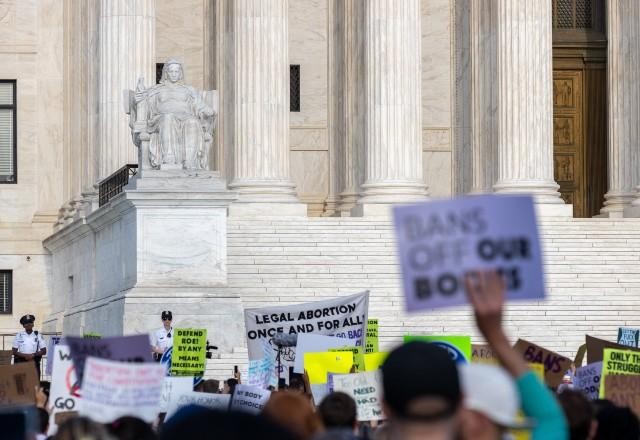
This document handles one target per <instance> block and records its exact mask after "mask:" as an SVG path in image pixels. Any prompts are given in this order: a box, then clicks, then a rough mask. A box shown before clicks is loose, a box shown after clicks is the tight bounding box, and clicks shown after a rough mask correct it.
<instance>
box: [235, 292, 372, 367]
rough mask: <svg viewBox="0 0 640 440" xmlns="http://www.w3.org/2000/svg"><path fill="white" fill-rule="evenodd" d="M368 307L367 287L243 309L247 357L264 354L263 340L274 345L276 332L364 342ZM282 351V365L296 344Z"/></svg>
mask: <svg viewBox="0 0 640 440" xmlns="http://www.w3.org/2000/svg"><path fill="white" fill-rule="evenodd" d="M368 310H369V291H365V292H362V293H358V294H356V295H350V296H344V297H338V298H333V299H329V300H325V301H317V302H311V303H304V304H295V305H290V306H275V307H261V308H256V309H246V310H245V311H244V323H245V329H246V332H247V333H246V335H247V348H248V350H249V360H250V361H252V360H258V359H261V358H262V357H263V349H262V344H263V343H265V342H266V343H267V344H270V345H272V346H273V347H274V348H275V345H274V344H273V343H272V338H273V337H274V336H275V335H276V334H277V333H284V334H286V335H296V334H297V335H298V336H301V335H302V334H309V333H313V334H318V335H326V336H337V337H340V338H343V339H345V338H346V339H350V340H352V341H353V344H354V345H364V342H365V335H366V323H367V313H368ZM342 345H345V344H342ZM281 354H282V355H281V362H282V364H283V365H286V366H293V365H294V362H295V359H296V348H295V347H284V348H282V349H281ZM303 357H304V356H303ZM299 366H300V365H299V364H298V367H299Z"/></svg>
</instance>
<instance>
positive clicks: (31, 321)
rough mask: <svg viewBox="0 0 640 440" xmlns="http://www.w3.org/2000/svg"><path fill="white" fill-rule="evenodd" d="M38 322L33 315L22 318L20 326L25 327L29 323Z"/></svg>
mask: <svg viewBox="0 0 640 440" xmlns="http://www.w3.org/2000/svg"><path fill="white" fill-rule="evenodd" d="M35 320H36V317H35V316H33V315H24V316H23V317H22V318H20V324H22V325H25V324H27V323H29V322H30V323H33V321H35Z"/></svg>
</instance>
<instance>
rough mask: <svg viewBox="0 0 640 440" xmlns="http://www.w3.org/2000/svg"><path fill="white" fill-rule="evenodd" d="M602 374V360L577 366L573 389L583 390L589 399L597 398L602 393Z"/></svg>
mask: <svg viewBox="0 0 640 440" xmlns="http://www.w3.org/2000/svg"><path fill="white" fill-rule="evenodd" d="M601 375H602V361H600V362H593V363H591V364H588V365H585V366H584V367H580V368H576V374H575V375H574V377H573V389H575V390H579V391H582V392H583V393H584V394H586V396H587V397H588V398H589V399H591V400H595V399H597V398H598V395H599V393H600V376H601Z"/></svg>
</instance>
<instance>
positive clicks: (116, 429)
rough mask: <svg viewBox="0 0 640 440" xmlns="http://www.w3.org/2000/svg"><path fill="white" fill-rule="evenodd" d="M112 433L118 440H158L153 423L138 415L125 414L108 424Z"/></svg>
mask: <svg viewBox="0 0 640 440" xmlns="http://www.w3.org/2000/svg"><path fill="white" fill-rule="evenodd" d="M107 427H108V428H109V432H110V433H111V435H113V436H115V437H116V438H117V439H118V440H156V439H157V438H158V437H157V436H156V434H155V432H153V429H151V425H149V424H148V423H147V422H145V421H144V420H141V419H139V418H137V417H131V416H124V417H120V418H119V419H117V420H114V421H113V422H112V423H110V424H109V425H107Z"/></svg>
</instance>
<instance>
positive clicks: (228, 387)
mask: <svg viewBox="0 0 640 440" xmlns="http://www.w3.org/2000/svg"><path fill="white" fill-rule="evenodd" d="M236 385H238V380H237V379H234V378H231V379H227V380H225V381H224V387H223V388H222V394H233V391H234V390H235V389H236Z"/></svg>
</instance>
